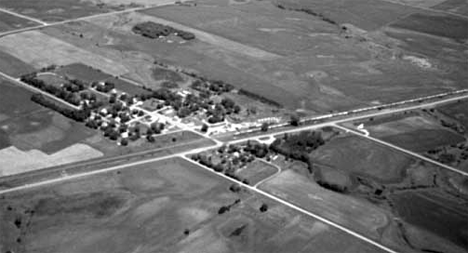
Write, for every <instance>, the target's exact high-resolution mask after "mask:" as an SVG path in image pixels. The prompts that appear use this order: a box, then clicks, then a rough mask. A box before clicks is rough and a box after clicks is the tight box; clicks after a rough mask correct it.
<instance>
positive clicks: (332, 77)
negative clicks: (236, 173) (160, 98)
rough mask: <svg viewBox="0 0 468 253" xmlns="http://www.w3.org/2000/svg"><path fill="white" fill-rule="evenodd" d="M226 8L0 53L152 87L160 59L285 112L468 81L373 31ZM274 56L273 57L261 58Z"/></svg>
mask: <svg viewBox="0 0 468 253" xmlns="http://www.w3.org/2000/svg"><path fill="white" fill-rule="evenodd" d="M227 2H228V1H225V2H223V1H221V2H217V3H213V2H209V1H206V2H203V3H204V4H199V5H197V6H193V7H187V6H165V7H160V8H154V9H149V10H145V11H143V12H138V13H129V14H120V15H110V16H105V17H99V18H95V19H93V20H91V21H89V22H83V21H81V22H74V23H70V24H64V25H61V26H56V27H49V28H46V29H43V31H42V33H41V34H29V35H28V36H25V35H24V34H21V36H19V35H15V36H16V37H18V38H15V36H13V37H10V36H7V37H6V38H3V39H4V40H5V42H3V43H4V44H5V45H2V46H3V47H5V48H4V50H5V51H7V50H8V52H10V51H11V53H12V54H13V55H15V56H16V57H18V58H20V59H22V60H23V61H25V62H28V63H31V64H32V65H34V66H36V67H43V66H45V65H48V64H58V65H67V64H70V63H74V62H81V63H84V64H87V65H89V66H93V67H95V68H100V69H101V70H103V71H104V72H106V73H110V74H111V75H113V76H120V75H123V76H124V77H127V78H129V79H131V80H134V81H136V82H138V83H142V84H143V85H148V86H151V87H153V85H156V86H157V85H158V84H157V83H158V82H157V80H155V79H158V78H159V77H158V76H155V75H154V71H155V68H156V66H155V64H154V62H155V61H158V62H161V63H164V64H167V65H169V66H174V68H177V69H183V70H186V71H189V72H195V73H198V74H200V75H202V76H206V77H208V78H210V79H217V80H223V81H225V82H227V83H231V84H233V85H235V86H236V87H238V88H243V89H246V90H248V91H251V92H254V93H256V94H261V95H262V96H264V97H266V98H268V99H270V100H274V101H278V102H279V103H281V104H282V105H284V106H285V107H286V108H288V109H303V110H305V111H306V112H307V113H310V114H314V113H325V112H329V111H332V110H347V109H350V108H356V107H364V106H366V105H371V104H378V103H387V102H391V101H399V100H403V99H408V98H413V97H414V96H415V94H418V96H419V95H421V96H423V95H428V94H434V93H440V92H444V91H447V90H451V89H454V88H457V87H460V86H461V83H460V80H462V79H463V78H464V76H466V73H465V71H463V69H462V68H460V66H461V65H460V62H453V61H451V62H449V63H450V66H448V65H447V64H448V63H446V62H442V63H440V64H437V65H435V64H433V68H432V69H425V68H422V67H420V66H419V65H417V64H416V63H415V62H412V61H411V60H408V59H412V58H404V57H403V56H405V55H411V53H412V51H402V50H407V49H410V50H413V47H412V46H408V47H406V49H400V48H399V47H400V44H401V46H402V47H404V46H406V44H405V43H406V42H405V43H400V42H398V41H395V40H394V38H393V37H389V36H387V35H386V34H383V33H381V32H380V31H372V32H369V33H366V31H363V32H361V31H360V30H359V29H357V28H356V29H354V28H350V29H349V30H348V32H349V36H348V35H347V33H346V32H345V33H344V32H343V31H342V28H341V27H339V26H336V25H332V24H330V23H327V22H325V21H323V20H322V19H320V18H319V17H315V16H313V15H308V14H306V13H303V12H298V11H291V10H285V9H280V8H277V7H276V6H274V5H273V4H272V3H270V2H248V3H244V4H238V5H226V3H227ZM351 2H353V1H351ZM362 4H363V3H362ZM208 5H210V7H208ZM296 5H297V4H296ZM379 6H380V4H379ZM382 6H384V7H382V8H383V10H380V12H385V11H387V10H390V9H391V10H393V12H392V11H388V13H395V14H392V15H390V16H391V18H394V19H397V18H398V17H400V16H401V15H405V14H408V12H409V10H408V8H404V6H400V5H392V4H389V3H385V2H384V3H383V5H382ZM397 7H400V9H398V8H397ZM333 8H338V7H336V6H335V7H333ZM212 9H217V10H219V11H212ZM384 10H385V11H384ZM180 13H184V15H180ZM376 16H381V15H380V14H376ZM389 19H390V18H389ZM210 20H211V21H212V22H211V21H210ZM278 20H284V22H283V21H281V22H279V21H278ZM144 21H155V22H160V23H164V24H171V25H172V26H175V27H179V28H181V27H182V28H184V29H187V30H188V31H191V32H194V34H196V39H195V40H193V41H189V42H186V43H183V44H180V42H177V41H172V40H170V39H167V38H166V39H155V40H152V39H148V38H144V37H142V36H140V35H137V34H134V33H133V32H132V31H131V29H132V27H133V26H134V25H135V24H137V23H139V22H144ZM369 22H370V21H369ZM382 23H383V22H382ZM355 30H356V31H355ZM393 30H398V29H393ZM398 31H399V30H398ZM29 37H31V38H32V37H37V38H38V39H39V38H43V40H47V41H51V42H52V43H53V44H54V45H57V48H59V49H60V50H58V51H60V52H63V54H64V55H67V54H68V55H69V56H68V57H67V56H63V57H62V55H61V53H60V54H57V53H55V54H52V55H56V56H57V57H55V56H51V54H50V53H47V54H46V53H44V54H43V55H39V56H35V57H34V58H32V57H31V56H30V54H28V55H26V54H24V53H22V52H23V51H24V50H23V48H18V46H17V45H15V44H18V43H16V42H17V41H18V40H19V39H22V40H26V41H28V40H30V38H29ZM361 37H364V38H365V39H364V40H360V39H359V38H361ZM59 41H60V42H59ZM285 41H287V43H285ZM3 43H2V42H1V40H0V44H3ZM28 43H29V42H28ZM28 43H25V44H28ZM275 43H276V44H275ZM30 45H31V47H34V48H38V46H39V45H34V44H30ZM285 45H287V46H285ZM310 45H315V46H313V47H310ZM379 45H380V46H379ZM414 48H415V47H414ZM21 50H23V51H21ZM39 50H40V49H39ZM456 50H462V49H461V48H457V49H456ZM56 51H57V50H56ZM67 51H69V52H76V53H66V52H67ZM271 54H273V55H275V57H273V58H274V60H272V59H273V58H271V57H269V56H268V55H271ZM453 54H454V55H456V53H453ZM395 55H401V57H394V56H395ZM266 56H267V57H266ZM265 57H266V58H265ZM437 57H442V56H437ZM457 57H460V56H457ZM65 58H66V59H68V60H67V61H64V60H63V59H65ZM431 59H432V58H431ZM437 60H439V59H437ZM112 63H113V64H112ZM439 68H440V69H439ZM446 68H449V69H450V71H449V73H446V72H445V70H446ZM442 70H444V71H442ZM395 76H404V77H405V78H404V80H399V79H398V78H394V77H395ZM169 78H170V77H169ZM441 82H442V83H443V84H444V85H441ZM265 87H268V89H265ZM153 88H156V87H153ZM382 91H384V92H382Z"/></svg>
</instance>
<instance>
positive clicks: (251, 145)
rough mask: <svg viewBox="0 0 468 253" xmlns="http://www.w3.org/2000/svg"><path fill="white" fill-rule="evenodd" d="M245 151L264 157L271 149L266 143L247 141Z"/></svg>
mask: <svg viewBox="0 0 468 253" xmlns="http://www.w3.org/2000/svg"><path fill="white" fill-rule="evenodd" d="M244 151H246V152H249V153H251V154H252V155H254V156H256V157H258V158H264V157H265V156H266V155H267V154H268V151H269V147H268V145H266V144H263V143H258V142H252V141H250V140H249V141H247V145H246V146H245V147H244Z"/></svg>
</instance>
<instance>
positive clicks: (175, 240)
mask: <svg viewBox="0 0 468 253" xmlns="http://www.w3.org/2000/svg"><path fill="white" fill-rule="evenodd" d="M229 185H230V183H229V182H227V181H226V180H225V179H222V178H219V177H217V176H216V175H214V174H212V173H211V172H208V171H206V170H203V169H201V168H199V167H198V166H197V165H194V164H193V163H191V162H188V161H186V160H184V159H181V158H174V159H167V160H162V161H158V162H153V163H148V164H143V165H138V166H134V167H130V168H126V169H122V170H118V171H110V172H106V173H100V174H97V175H93V176H92V177H83V178H79V179H73V180H69V181H63V182H60V183H57V184H52V185H47V186H43V187H40V188H37V189H34V190H27V191H20V192H13V193H10V194H6V195H4V196H2V199H1V200H0V203H1V206H2V208H1V210H0V219H1V220H2V222H0V228H1V229H0V238H2V245H1V246H0V250H2V252H6V251H11V252H13V251H14V252H21V251H38V250H39V251H47V252H51V253H52V252H63V251H67V252H102V253H106V252H112V253H118V252H133V251H135V250H138V251H139V252H160V251H171V252H206V253H228V252H285V251H290V250H291V249H293V250H295V251H301V250H303V251H310V250H317V249H319V250H320V252H341V251H353V252H369V253H370V252H381V251H380V250H379V249H377V248H375V247H373V246H371V245H369V244H366V243H364V242H363V241H361V240H356V239H355V238H353V237H351V236H350V235H348V234H345V233H343V232H341V231H339V230H336V229H334V228H332V227H330V226H328V225H326V224H324V223H322V222H319V221H317V220H315V219H313V218H310V217H306V216H304V215H302V214H299V213H298V212H296V211H294V210H292V209H290V208H287V207H285V206H283V205H281V204H278V203H275V202H272V201H271V200H269V199H265V198H263V197H262V196H259V195H257V194H254V193H251V192H248V191H246V190H244V189H242V190H241V191H240V192H238V193H234V192H230V191H229V190H228V189H229ZM262 204H267V205H268V210H267V211H266V212H261V211H260V210H259V207H260V206H261V205H262ZM227 205H228V206H230V207H229V209H228V211H225V212H220V211H219V210H220V207H222V206H227Z"/></svg>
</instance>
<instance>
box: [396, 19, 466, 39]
mask: <svg viewBox="0 0 468 253" xmlns="http://www.w3.org/2000/svg"><path fill="white" fill-rule="evenodd" d="M467 26H468V18H466V19H463V18H459V17H456V16H450V15H444V16H442V15H435V14H425V13H415V14H412V15H410V16H408V17H406V18H404V19H401V20H398V22H396V23H393V24H392V27H397V28H403V29H408V30H412V31H416V32H421V33H427V34H430V35H435V36H441V37H446V38H449V39H453V40H455V41H459V42H461V43H463V41H465V40H466V39H468V30H467V29H466V27H467Z"/></svg>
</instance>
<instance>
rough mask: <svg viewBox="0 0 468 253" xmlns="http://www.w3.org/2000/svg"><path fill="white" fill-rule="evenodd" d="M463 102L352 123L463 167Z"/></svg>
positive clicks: (465, 152)
mask: <svg viewBox="0 0 468 253" xmlns="http://www.w3.org/2000/svg"><path fill="white" fill-rule="evenodd" d="M465 105H466V101H460V102H455V103H451V104H447V105H442V106H440V107H437V108H432V109H430V110H425V111H420V112H413V113H410V114H408V115H406V114H398V115H391V116H388V117H377V118H372V120H370V119H366V120H364V121H358V122H354V123H353V125H354V127H355V126H357V125H360V124H361V123H362V124H364V128H365V129H366V131H368V132H369V133H370V135H371V136H373V137H376V138H378V139H381V140H383V141H385V142H388V143H391V144H393V145H396V146H399V147H402V148H404V149H407V150H410V151H413V152H416V153H420V154H424V155H425V156H427V157H429V158H432V159H434V160H436V161H438V162H441V163H444V164H447V165H450V166H453V167H457V168H460V169H462V170H466V169H467V168H466V166H465V165H464V164H466V160H467V158H468V148H467V147H466V146H467V142H468V138H467V134H466V125H465V124H466V122H465V117H464V111H466V109H465ZM348 127H350V126H348Z"/></svg>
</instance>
